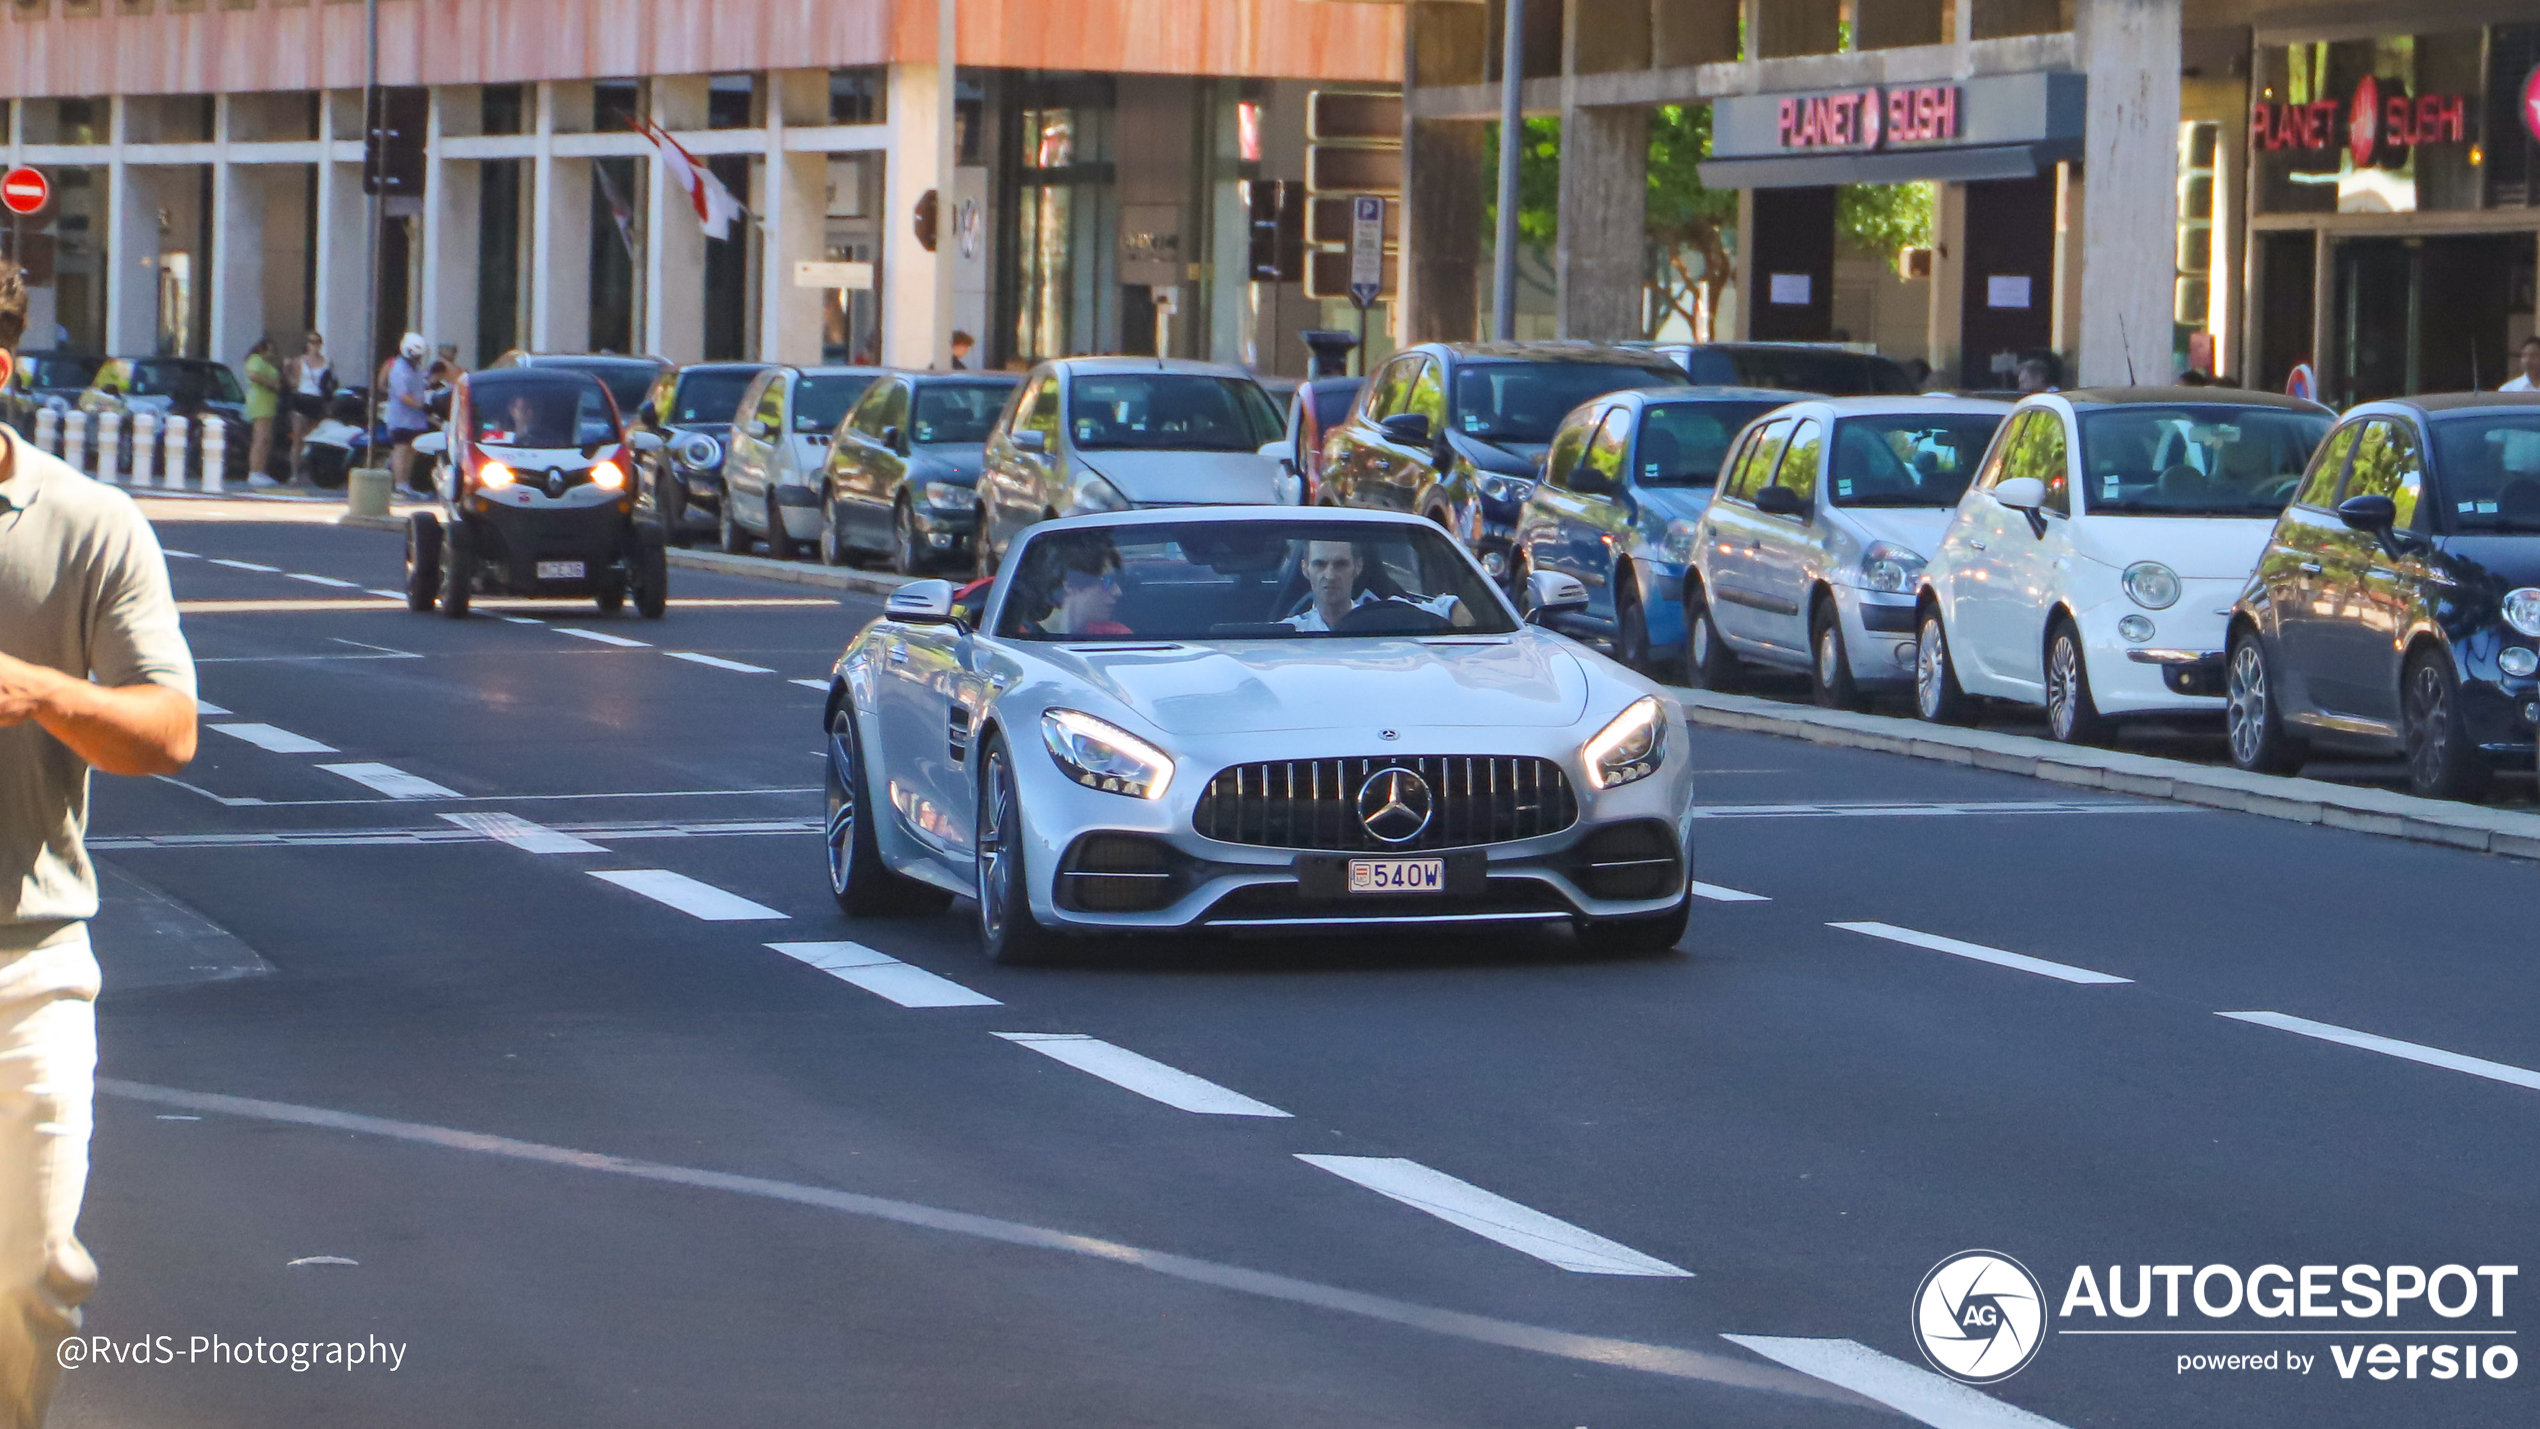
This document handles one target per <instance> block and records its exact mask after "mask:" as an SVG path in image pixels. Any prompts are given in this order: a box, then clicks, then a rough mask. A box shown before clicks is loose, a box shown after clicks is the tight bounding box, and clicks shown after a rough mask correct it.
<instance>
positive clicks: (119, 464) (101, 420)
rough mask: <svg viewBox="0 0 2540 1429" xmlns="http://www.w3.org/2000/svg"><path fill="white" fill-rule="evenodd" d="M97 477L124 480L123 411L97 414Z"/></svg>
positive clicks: (102, 479)
mask: <svg viewBox="0 0 2540 1429" xmlns="http://www.w3.org/2000/svg"><path fill="white" fill-rule="evenodd" d="M97 479H98V480H99V481H121V480H123V413H121V412H117V411H113V410H111V409H109V410H107V411H103V412H100V413H98V414H97Z"/></svg>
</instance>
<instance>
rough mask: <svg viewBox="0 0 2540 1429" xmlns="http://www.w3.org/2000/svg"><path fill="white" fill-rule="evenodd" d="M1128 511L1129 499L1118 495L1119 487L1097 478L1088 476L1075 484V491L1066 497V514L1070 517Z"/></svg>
mask: <svg viewBox="0 0 2540 1429" xmlns="http://www.w3.org/2000/svg"><path fill="white" fill-rule="evenodd" d="M1128 509H1129V498H1128V497H1125V496H1123V495H1121V494H1120V488H1119V487H1116V486H1114V485H1112V484H1111V483H1110V482H1108V481H1105V480H1103V479H1102V478H1101V477H1099V476H1089V477H1086V478H1085V479H1084V480H1082V481H1080V482H1078V483H1076V490H1075V491H1074V492H1073V493H1072V494H1071V495H1070V496H1069V497H1068V502H1067V514H1068V515H1070V516H1090V515H1092V514H1094V513H1096V512H1099V511H1126V510H1128Z"/></svg>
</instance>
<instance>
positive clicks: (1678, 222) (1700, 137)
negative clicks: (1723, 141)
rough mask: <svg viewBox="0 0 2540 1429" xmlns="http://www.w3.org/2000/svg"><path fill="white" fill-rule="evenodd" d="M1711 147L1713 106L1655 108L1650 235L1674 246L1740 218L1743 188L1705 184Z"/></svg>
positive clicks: (1651, 132)
mask: <svg viewBox="0 0 2540 1429" xmlns="http://www.w3.org/2000/svg"><path fill="white" fill-rule="evenodd" d="M1710 153H1711V106H1709V105H1707V104H1692V105H1684V104H1662V105H1659V106H1658V107H1657V108H1655V109H1653V110H1651V111H1650V112H1649V237H1650V240H1651V241H1652V242H1655V243H1659V244H1662V245H1666V246H1669V247H1673V246H1675V245H1677V244H1683V243H1693V242H1696V241H1697V236H1698V235H1699V234H1700V233H1701V232H1703V231H1704V230H1706V229H1708V230H1713V231H1716V230H1718V229H1720V228H1722V227H1724V226H1730V225H1734V224H1735V223H1736V222H1737V190H1735V189H1708V188H1704V187H1703V186H1702V170H1701V164H1702V161H1703V160H1704V159H1705V158H1708V157H1709V156H1710Z"/></svg>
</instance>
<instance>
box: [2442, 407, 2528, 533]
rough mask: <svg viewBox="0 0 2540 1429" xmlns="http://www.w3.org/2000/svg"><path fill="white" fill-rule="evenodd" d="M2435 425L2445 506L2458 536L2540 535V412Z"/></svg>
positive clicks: (2448, 421) (2462, 419)
mask: <svg viewBox="0 0 2540 1429" xmlns="http://www.w3.org/2000/svg"><path fill="white" fill-rule="evenodd" d="M2433 426H2434V451H2435V458H2436V461H2437V463H2438V465H2437V466H2436V467H2435V472H2436V474H2437V475H2438V476H2439V477H2440V478H2441V481H2442V487H2443V501H2444V503H2445V505H2446V506H2448V507H2449V508H2450V510H2451V514H2452V529H2454V530H2456V531H2540V412H2516V413H2514V414H2513V415H2511V416H2503V417H2451V418H2446V419H2444V420H2441V421H2437V422H2435V423H2434V424H2433Z"/></svg>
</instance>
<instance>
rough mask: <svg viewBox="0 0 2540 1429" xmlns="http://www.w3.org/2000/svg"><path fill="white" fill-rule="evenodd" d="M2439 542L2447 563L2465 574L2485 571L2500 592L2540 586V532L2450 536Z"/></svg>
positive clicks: (2470, 574) (2469, 574)
mask: <svg viewBox="0 0 2540 1429" xmlns="http://www.w3.org/2000/svg"><path fill="white" fill-rule="evenodd" d="M2439 544H2440V545H2441V546H2442V549H2443V554H2444V556H2445V557H2446V561H2445V564H2447V565H2449V566H2451V567H2452V568H2453V569H2454V570H2455V571H2458V572H2459V573H2460V574H2461V575H2464V576H2472V575H2476V574H2481V573H2483V574H2484V575H2485V576H2486V577H2487V579H2489V580H2492V581H2494V582H2495V583H2496V591H2497V593H2498V594H2502V593H2504V592H2506V591H2509V590H2514V589H2517V588H2519V587H2521V586H2540V536H2535V535H2520V536H2446V537H2444V538H2443V539H2442V541H2441V542H2440V543H2439Z"/></svg>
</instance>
